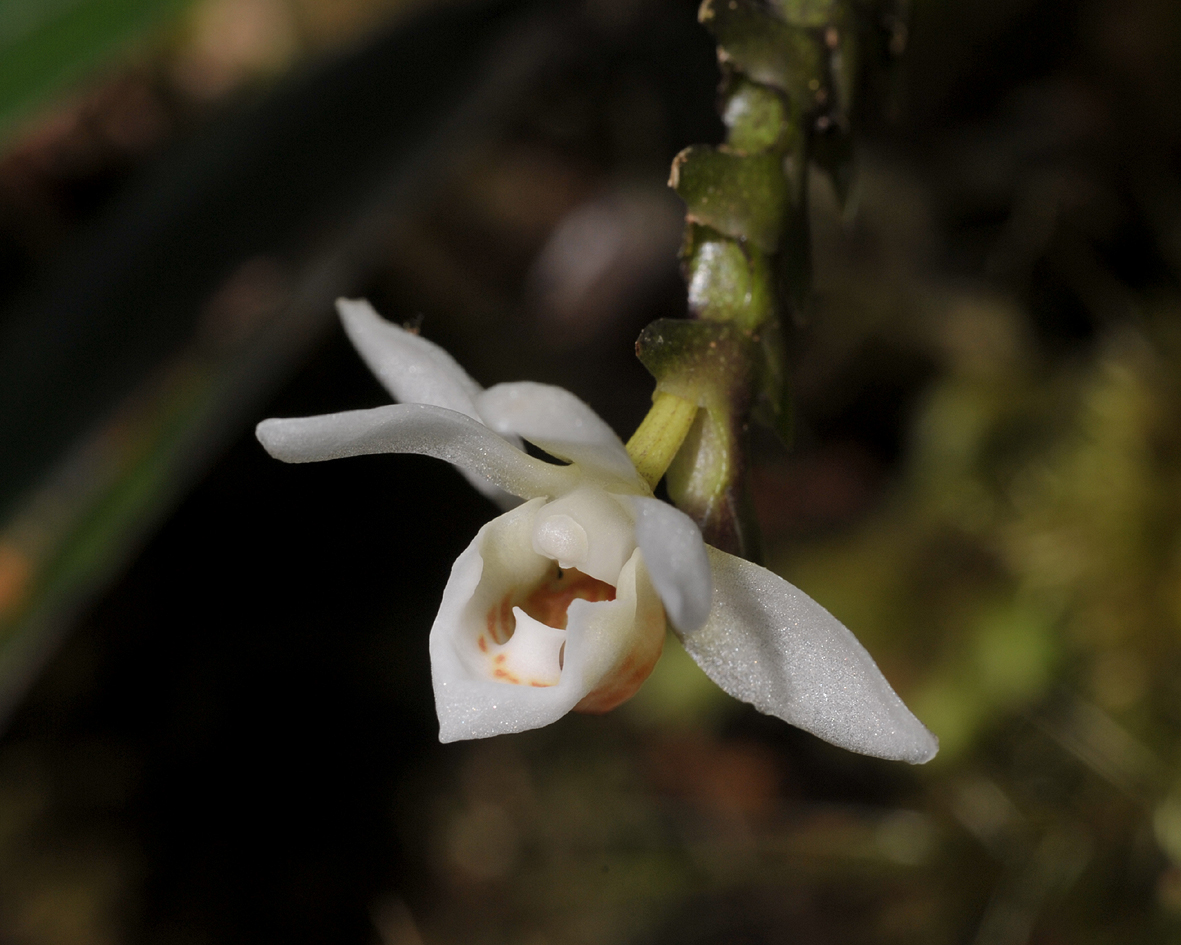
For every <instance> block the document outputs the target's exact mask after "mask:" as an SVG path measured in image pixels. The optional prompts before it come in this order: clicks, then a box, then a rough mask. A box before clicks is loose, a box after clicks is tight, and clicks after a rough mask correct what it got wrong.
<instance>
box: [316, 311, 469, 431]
mask: <svg viewBox="0 0 1181 945" xmlns="http://www.w3.org/2000/svg"><path fill="white" fill-rule="evenodd" d="M336 310H337V311H338V312H339V313H340V321H341V324H342V325H343V326H344V330H345V334H347V335H348V336H349V340H350V341H351V342H352V343H353V347H354V348H356V349H357V353H358V354H360V355H361V358H362V360H363V361H364V362H365V364H366V365H368V367H369V370H370V371H372V372H373V373H374V375H376V377H377V379H378V380H379V381H381V385H382V387H384V388H385V389H386V390H388V391H389V392H390V394H391V395H392V396H393V398H394V400H397V401H399V402H401V403H404V404H432V405H434V406H436V407H446V408H447V409H448V410H457V411H459V412H460V413H462V414H466V415H467V416H469V417H471V418H472V419H473V420H479V419H480V416H479V414H478V413H476V396H477V395H478V394H479V393H480V391H481V387H480V385H479V384H477V383H476V382H475V381H474V380H472V379H471V377H470V376H469V375H468V373H467V371H465V370H464V369H463V368H461V367H460V366H459V364H458V363H457V362H456V360H455V359H454V358H453V357H451V355H449V354H448V353H447V352H446V351H444V350H443V349H442V348H440V347H439V346H438V345H437V344H435V343H434V342H431V341H427V340H426V339H425V338H423V337H422V336H421V335H416V334H415V333H414V332H411V331H406V329H404V328H401V327H399V326H398V325H395V324H394V323H393V322H387V321H386V320H385V319H384V318H382V317H381V316H380V315H378V314H377V312H375V311H374V309H373V306H372V305H370V304H369V303H368V302H367V301H365V300H364V299H337V301H336Z"/></svg>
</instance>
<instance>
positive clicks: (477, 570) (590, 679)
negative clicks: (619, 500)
mask: <svg viewBox="0 0 1181 945" xmlns="http://www.w3.org/2000/svg"><path fill="white" fill-rule="evenodd" d="M541 505H542V503H541V501H540V500H534V501H532V502H527V503H525V504H524V505H522V506H520V507H519V508H517V509H514V510H513V511H511V512H507V513H506V514H504V515H502V516H500V517H499V518H496V519H494V520H493V521H491V522H489V523H488V524H487V525H485V526H484V528H482V529H481V530H480V532H479V534H478V535H477V536H476V538H475V539H474V540H473V541H472V543H471V544H470V545H469V546H468V547H467V549H466V550H465V551H464V552H463V554H461V555H460V556H459V558H458V559H457V560H456V562H455V564H454V566H453V567H452V569H451V577H450V579H449V580H448V582H447V587H446V589H445V590H444V591H443V602H442V604H441V605H440V606H439V614H438V616H437V617H436V618H435V623H434V626H432V628H431V639H430V651H431V677H432V681H433V684H434V690H435V706H436V710H437V712H438V715H439V729H440V731H439V739H440V741H444V742H451V741H457V740H459V739H464V738H485V737H488V736H491V735H502V734H506V733H508V732H521V731H525V730H526V729H532V728H540V727H542V726H544V725H549V724H550V723H551V722H555V721H557V720H558V719H559V718H561V717H562V716H563V715H565V714H566V713H567V712H569V711H570V710H571V709H573V708H574V707H575V706H576V705H578V704H579V702H581V701H582V700H583V699H584V698H585V697H587V696H588V695H590V694H591V693H592V692H593V691H594V690H595V689H596V687H598V686H599V685H600V684H602V683H604V680H605V677H608V676H609V675H610V674H611V673H612V672H613V671H617V670H619V668H620V667H621V665H623V664H625V663H626V661H627V657H628V656H629V655H630V654H631V652H632V649H633V646H634V643H635V639H634V631H635V626H636V621H637V617H642V618H643V619H644V620H645V621H647V622H648V624H651V623H652V621H653V620H656V621H659V620H660V608H659V604H658V603H657V602H656V597H655V594H654V593H653V592H652V591H651V590H650V588H649V589H647V590H645V588H648V585H647V584H646V578H643V581H639V580H638V579H639V578H641V577H642V569H643V564H642V562H641V561H640V557H639V556H638V555H634V556H633V557H632V559H631V560H630V561H629V562H628V563H627V565H625V567H624V569H623V572H622V573H621V574H620V576H619V584H618V586H617V588H616V598H615V600H613V601H598V602H594V603H592V602H589V601H583V600H576V601H574V602H573V603H572V604H571V605H570V607H569V608H568V610H567V617H568V620H567V627H566V630H565V635H566V645H565V651H564V659H563V663H562V671H561V677H560V678H559V680H558V683H557V684H556V685H552V686H543V685H516V684H513V683H510V682H504V681H501V680H497V679H490V678H488V673H487V670H486V667H485V663H484V656H483V650H482V649H481V648H480V647H478V641H479V639H480V638H481V637H482V636H484V630H485V628H486V627H487V626H488V614H489V612H490V611H491V610H492V609H494V608H498V607H500V606H502V600H503V597H504V595H505V593H506V590H511V589H512V588H514V587H520V586H527V585H528V584H529V583H530V582H531V581H537V580H539V579H541V578H542V577H543V576H544V574H545V573H546V572H547V571H548V569H550V568H552V567H553V562H552V561H551V560H549V559H548V558H543V557H541V556H540V555H536V554H535V553H534V552H533V551H532V533H533V520H534V517H535V516H536V513H537V510H538V509H539V508H540V507H541ZM662 626H663V624H662V623H661V625H660V627H658V628H657V630H658V634H659V635H662V634H663V629H661V628H662ZM531 631H538V628H536V627H534V628H531ZM538 638H539V639H536V640H532V639H531V640H530V641H529V643H530V647H531V649H532V648H533V644H534V643H536V644H537V649H538V650H541V651H542V655H544V648H545V646H546V645H547V644H546V640H545V638H544V634H543V633H542V632H540V631H539V632H538ZM555 639H556V638H555ZM511 644H512V640H511V639H510V641H509V644H508V645H509V646H511ZM657 651H658V648H657ZM533 655H534V654H532V653H531V654H530V656H533ZM608 695H609V694H608Z"/></svg>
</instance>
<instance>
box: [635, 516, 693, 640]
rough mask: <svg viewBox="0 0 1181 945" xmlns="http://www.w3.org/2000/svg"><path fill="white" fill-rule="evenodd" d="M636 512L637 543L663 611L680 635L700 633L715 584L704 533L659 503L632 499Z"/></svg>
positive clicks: (688, 520) (689, 521) (689, 520)
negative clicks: (703, 537)
mask: <svg viewBox="0 0 1181 945" xmlns="http://www.w3.org/2000/svg"><path fill="white" fill-rule="evenodd" d="M630 502H631V505H632V508H633V509H634V510H635V513H636V544H638V545H639V546H640V551H641V552H643V554H644V563H645V564H646V565H647V566H648V573H649V574H650V575H651V576H652V583H653V584H654V585H655V586H656V591H657V593H658V594H660V599H661V601H662V602H663V603H664V611H665V613H666V614H667V615H668V620H669V623H671V624H672V625H673V626H674V627H676V629H677V630H679V631H680V632H681V633H689V632H692V631H694V630H697V629H698V628H700V627H701V626H702V625H703V624H704V623H705V621H706V618H707V617H708V616H709V610H710V605H711V600H712V598H713V580H712V578H711V576H710V568H709V558H708V557H707V556H706V553H705V542H704V541H702V539H701V530H700V529H699V528H698V527H697V524H696V523H695V522H694V521H693V519H691V518H689V516H688V515H686V514H685V513H684V512H682V511H680V509H677V508H674V507H673V506H671V505H669V504H668V503H667V502H661V501H660V500H659V499H649V498H645V497H643V496H635V497H633V498H631V499H630Z"/></svg>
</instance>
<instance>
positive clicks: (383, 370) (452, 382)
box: [336, 299, 522, 509]
mask: <svg viewBox="0 0 1181 945" xmlns="http://www.w3.org/2000/svg"><path fill="white" fill-rule="evenodd" d="M336 310H337V312H339V313H340V321H341V324H342V325H343V326H344V331H345V334H346V335H348V336H349V340H350V341H351V342H352V343H353V347H354V348H356V349H357V353H358V354H360V355H361V359H362V360H363V361H364V362H365V364H366V365H368V367H369V370H370V371H372V372H373V374H374V375H376V377H377V379H378V380H379V381H381V385H382V387H384V388H385V389H386V390H387V391H389V392H390V394H391V395H393V397H394V399H395V400H398V401H401V402H402V403H406V404H431V405H432V406H435V407H446V408H447V409H449V410H456V411H458V412H459V413H462V414H465V415H466V416H469V417H471V418H472V419H473V420H479V419H480V416H479V414H478V413H476V405H475V398H476V396H477V395H478V394H479V393H480V391H481V390H483V388H481V387H480V385H479V384H477V383H476V382H475V381H474V380H472V378H471V377H470V376H469V375H468V373H467V371H465V370H464V369H463V368H462V367H460V366H459V363H458V362H457V361H456V360H455V359H454V358H453V357H451V355H449V354H448V353H447V352H446V351H444V350H443V349H442V348H440V347H439V346H438V345H437V344H435V343H434V342H431V341H427V339H425V338H423V337H422V336H421V335H416V334H415V333H414V332H412V331H406V329H404V328H401V327H399V326H398V325H395V324H394V323H393V322H388V321H386V320H385V319H384V318H382V317H381V316H380V315H378V314H377V312H376V311H374V309H373V306H372V305H370V304H369V303H368V302H367V301H366V300H364V299H337V300H336ZM506 439H507V440H508V441H509V442H510V443H512V444H513V445H514V446H516V447H517V448H518V449H519V448H521V446H522V443H521V440H520V438H519V437H515V436H509V437H506ZM460 472H462V473H463V476H464V478H465V479H467V481H468V482H470V483H471V484H472V486H473V487H474V488H476V489H477V490H479V492H481V493H482V494H483V495H484V496H485V497H487V498H488V499H491V500H492V501H493V502H495V503H496V504H497V505H498V506H500V507H501V508H502V509H510V508H512V507H513V506H514V505H516V499H515V498H514V497H513V496H511V495H509V494H508V493H506V492H505V491H504V490H502V489H499V488H497V487H496V486H494V485H492V483H490V482H488V480H487V479H484V478H483V477H482V476H478V475H476V474H474V473H471V472H468V471H467V470H460Z"/></svg>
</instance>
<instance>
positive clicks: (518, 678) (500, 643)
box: [471, 564, 615, 688]
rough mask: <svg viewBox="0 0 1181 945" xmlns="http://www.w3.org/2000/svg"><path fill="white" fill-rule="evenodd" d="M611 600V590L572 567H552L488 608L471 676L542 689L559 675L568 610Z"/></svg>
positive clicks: (551, 683)
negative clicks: (534, 581)
mask: <svg viewBox="0 0 1181 945" xmlns="http://www.w3.org/2000/svg"><path fill="white" fill-rule="evenodd" d="M576 600H581V601H585V602H587V603H588V604H591V605H593V604H596V603H600V602H604V601H613V600H615V588H614V587H613V586H612V585H610V584H607V583H606V582H605V581H599V580H597V579H596V578H592V577H591V576H590V575H587V574H583V573H582V572H581V571H579V570H577V569H576V568H566V569H563V568H562V567H561V565H560V564H558V565H557V566H555V567H552V568H551V571H550V574H549V576H548V577H546V578H544V579H543V580H542V581H541V582H540V583H537V584H536V585H535V586H534V587H532V589H530V590H529V591H528V592H526V593H523V594H522V593H519V592H515V591H514V590H512V589H510V590H509V591H508V592H507V593H505V594H504V596H503V597H501V599H500V600H499V602H497V603H495V604H494V605H492V606H491V607H489V608H488V611H487V614H486V615H485V619H484V628H483V629H482V630H480V632H479V633H478V635H477V636H476V649H477V650H478V651H479V656H478V657H474V658H473V660H471V662H473V663H475V664H476V665H474V666H472V667H471V668H472V669H473V671H475V672H477V673H479V674H480V675H483V676H485V677H486V678H488V679H492V680H495V681H497V682H503V683H509V684H513V685H519V686H535V687H538V688H544V687H547V686H554V685H557V683H558V682H559V680H560V679H561V675H562V664H563V658H564V653H565V647H566V625H567V622H568V621H569V619H570V615H569V608H570V605H571V604H572V603H573V602H574V601H576Z"/></svg>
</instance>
